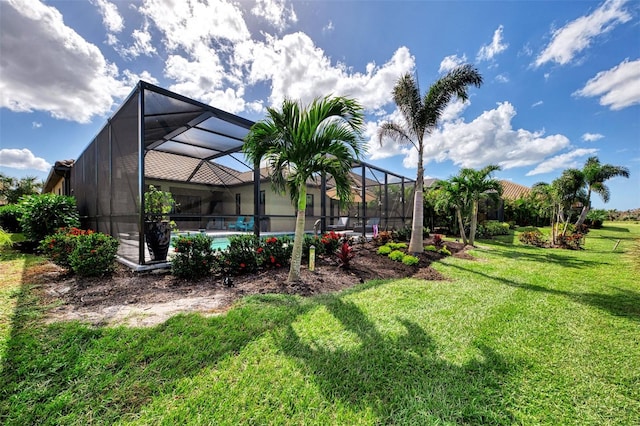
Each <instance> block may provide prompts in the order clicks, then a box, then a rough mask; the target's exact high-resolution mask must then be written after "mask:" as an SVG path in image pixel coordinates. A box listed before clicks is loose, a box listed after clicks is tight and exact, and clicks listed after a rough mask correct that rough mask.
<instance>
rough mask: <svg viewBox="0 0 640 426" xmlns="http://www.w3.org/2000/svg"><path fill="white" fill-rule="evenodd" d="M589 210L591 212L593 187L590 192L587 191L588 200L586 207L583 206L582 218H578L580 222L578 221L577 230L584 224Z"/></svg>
mask: <svg viewBox="0 0 640 426" xmlns="http://www.w3.org/2000/svg"><path fill="white" fill-rule="evenodd" d="M589 210H591V187H589V190H588V191H587V200H586V201H585V203H584V206H582V211H581V212H580V217H578V220H577V221H576V228H577V227H579V226H580V225H582V224H583V223H584V220H585V219H586V218H587V214H588V213H589Z"/></svg>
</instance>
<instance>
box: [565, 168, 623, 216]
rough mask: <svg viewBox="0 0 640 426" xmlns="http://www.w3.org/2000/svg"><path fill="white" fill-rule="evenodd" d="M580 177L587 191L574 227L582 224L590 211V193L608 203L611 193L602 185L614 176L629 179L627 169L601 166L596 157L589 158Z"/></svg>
mask: <svg viewBox="0 0 640 426" xmlns="http://www.w3.org/2000/svg"><path fill="white" fill-rule="evenodd" d="M582 176H583V179H584V186H585V187H586V190H587V199H586V203H585V204H584V206H583V207H582V211H581V212H580V217H578V220H577V221H576V226H580V225H582V224H583V223H584V220H585V219H586V217H587V214H588V213H589V210H590V209H591V193H592V192H595V193H596V194H598V195H600V197H601V198H602V201H604V202H605V203H607V202H609V197H610V195H611V193H610V192H609V188H608V187H607V186H606V185H605V184H604V182H605V181H606V180H609V179H611V178H614V177H616V176H622V177H626V178H628V177H629V169H627V168H626V167H622V166H614V165H612V164H601V163H600V160H599V159H598V157H589V158H588V159H587V161H586V162H585V163H584V167H583V168H582Z"/></svg>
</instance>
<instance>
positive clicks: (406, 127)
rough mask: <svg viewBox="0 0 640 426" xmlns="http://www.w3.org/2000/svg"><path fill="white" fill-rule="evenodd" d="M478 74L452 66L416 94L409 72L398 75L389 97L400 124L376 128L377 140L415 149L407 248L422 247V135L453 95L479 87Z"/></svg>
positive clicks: (470, 68)
mask: <svg viewBox="0 0 640 426" xmlns="http://www.w3.org/2000/svg"><path fill="white" fill-rule="evenodd" d="M481 84H482V76H481V75H480V73H479V72H478V70H477V69H475V68H474V67H473V66H471V65H469V64H466V65H461V66H458V67H456V68H455V69H453V70H451V71H450V72H449V73H447V74H446V75H445V76H444V77H442V78H440V79H439V80H437V81H436V82H435V83H434V84H433V85H432V86H431V87H430V88H429V91H428V92H426V93H425V94H424V96H423V97H421V95H420V87H418V83H417V81H416V80H415V78H414V77H413V76H412V75H411V74H405V75H404V76H402V77H401V78H400V79H399V80H398V82H397V83H396V85H395V87H394V88H393V100H394V102H395V103H396V105H397V106H398V109H399V110H400V112H401V113H402V116H403V118H404V123H402V124H399V123H394V122H386V123H383V124H382V126H381V127H380V129H379V130H378V142H379V143H380V144H382V140H383V138H385V137H389V138H392V139H393V140H395V141H396V142H398V143H404V144H411V145H413V147H414V148H415V149H416V150H417V151H418V173H417V178H416V189H415V193H414V202H413V223H412V226H411V241H410V242H409V251H410V252H413V253H419V252H422V251H424V248H423V246H422V240H423V237H422V231H423V226H424V224H423V221H424V218H423V216H424V212H423V208H424V199H423V198H422V192H423V188H424V165H423V164H424V159H423V154H424V138H425V136H426V135H427V134H429V133H431V132H432V131H433V129H435V128H436V126H437V124H438V121H439V120H440V117H441V116H442V113H443V111H444V109H445V108H446V106H447V105H448V104H449V101H451V99H452V98H453V97H456V98H458V99H460V100H463V101H464V100H467V99H468V94H467V89H468V87H469V86H470V85H474V86H476V87H480V85H481Z"/></svg>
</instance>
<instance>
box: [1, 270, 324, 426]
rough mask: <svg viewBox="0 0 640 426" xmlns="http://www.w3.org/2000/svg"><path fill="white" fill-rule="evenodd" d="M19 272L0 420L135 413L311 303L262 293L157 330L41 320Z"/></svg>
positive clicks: (78, 419)
mask: <svg viewBox="0 0 640 426" xmlns="http://www.w3.org/2000/svg"><path fill="white" fill-rule="evenodd" d="M25 273H26V270H25V271H23V280H22V288H21V290H20V292H19V294H18V296H17V297H18V300H17V306H16V308H15V311H14V312H13V316H12V323H11V335H10V337H9V340H8V342H7V348H6V352H5V356H4V361H3V365H2V366H0V423H1V424H16V425H26V424H65V423H74V424H75V423H90V422H97V423H101V424H110V423H115V422H118V421H126V420H127V418H131V419H133V418H135V415H136V413H137V412H138V411H139V410H140V409H141V408H142V407H143V406H145V405H146V404H149V403H150V402H151V401H152V400H154V399H156V398H161V397H163V396H166V395H171V394H172V392H173V391H174V389H175V387H176V386H177V385H178V384H179V383H180V381H181V380H182V379H184V378H185V377H191V376H194V375H196V374H198V373H199V372H201V371H202V369H204V368H206V367H209V366H212V365H215V364H216V363H218V362H219V361H220V360H222V359H225V358H226V357H230V356H235V355H237V354H238V353H239V352H240V351H241V350H242V349H243V348H244V347H245V346H246V345H247V344H249V343H250V342H252V341H254V340H256V339H258V338H260V337H261V336H262V335H264V334H265V333H267V332H269V331H271V330H273V329H274V328H279V327H282V326H285V325H286V324H290V323H291V322H292V321H294V320H295V318H297V317H298V315H300V314H302V313H304V312H306V310H308V309H309V308H310V307H312V306H313V305H312V304H311V303H308V302H306V301H303V300H302V299H300V298H299V297H294V296H282V295H278V296H275V295H274V296H260V297H255V298H253V299H249V300H247V301H245V302H244V303H242V304H241V305H240V306H239V307H237V308H234V309H232V310H230V311H229V312H228V313H227V314H226V315H223V316H219V317H211V318H203V317H201V316H200V315H196V314H191V315H178V316H175V317H173V318H171V319H169V320H168V321H166V322H165V323H163V324H161V325H159V326H156V327H153V328H127V327H117V328H110V327H91V326H89V325H86V324H83V323H80V322H58V323H54V324H51V325H46V326H45V325H43V324H42V323H41V317H42V309H43V308H42V306H39V302H38V298H37V296H35V295H34V294H33V289H32V287H33V286H32V284H31V283H29V282H28V279H25V278H24V276H25ZM264 301H268V302H269V303H264Z"/></svg>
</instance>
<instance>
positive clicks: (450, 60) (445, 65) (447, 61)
mask: <svg viewBox="0 0 640 426" xmlns="http://www.w3.org/2000/svg"><path fill="white" fill-rule="evenodd" d="M466 62H467V56H466V55H462V57H460V56H458V55H449V56H446V57H445V58H444V59H443V60H442V62H440V68H439V69H438V72H439V73H440V74H443V73H446V72H449V71H451V70H452V69H454V68H455V67H457V66H459V65H462V64H464V63H466Z"/></svg>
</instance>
